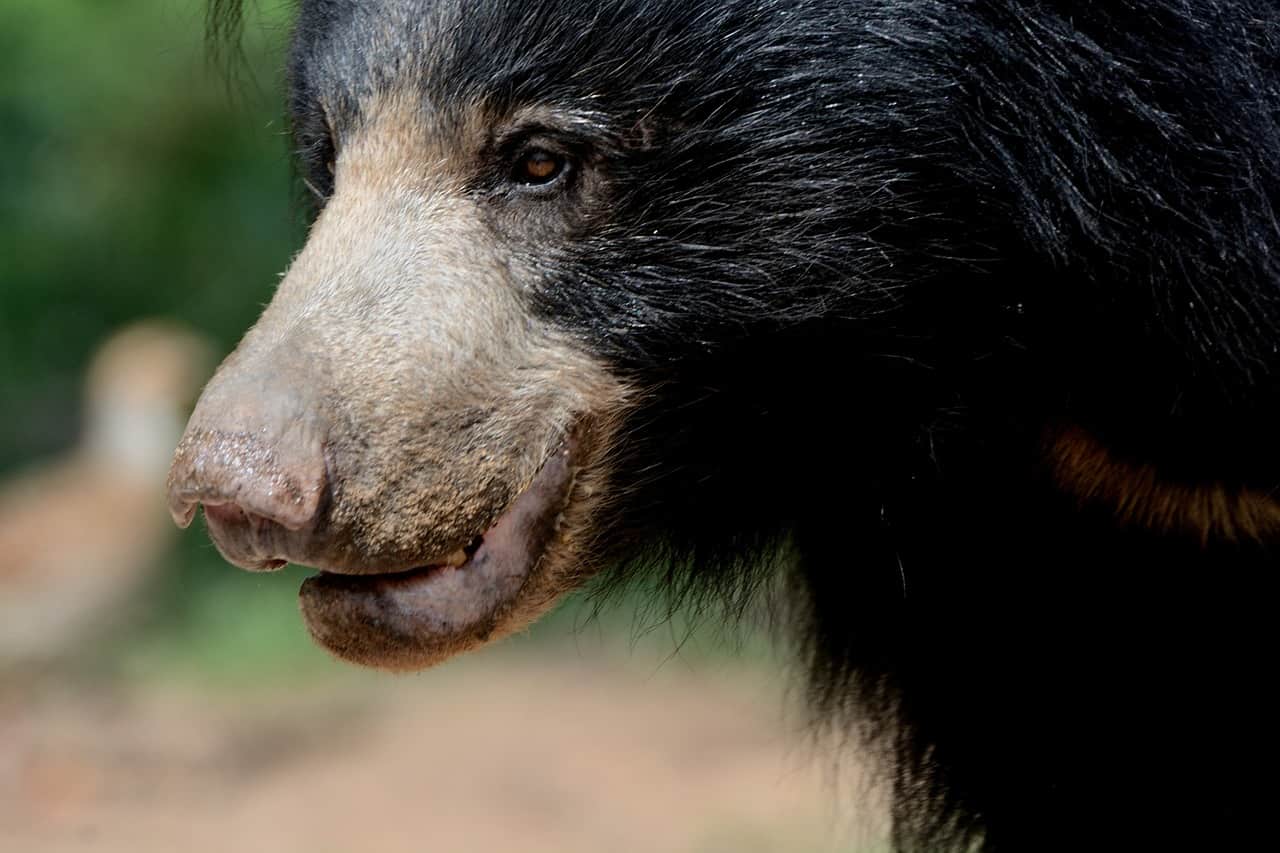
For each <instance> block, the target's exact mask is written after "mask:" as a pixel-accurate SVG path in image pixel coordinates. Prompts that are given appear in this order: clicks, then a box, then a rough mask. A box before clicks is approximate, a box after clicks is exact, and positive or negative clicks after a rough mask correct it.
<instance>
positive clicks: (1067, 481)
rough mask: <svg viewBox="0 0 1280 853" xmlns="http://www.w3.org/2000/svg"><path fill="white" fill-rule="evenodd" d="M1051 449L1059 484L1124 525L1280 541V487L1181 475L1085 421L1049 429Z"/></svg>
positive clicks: (1202, 538) (1220, 538) (1206, 541)
mask: <svg viewBox="0 0 1280 853" xmlns="http://www.w3.org/2000/svg"><path fill="white" fill-rule="evenodd" d="M1044 452H1045V460H1046V463H1047V466H1048V471H1049V475H1050V477H1051V479H1052V481H1053V483H1054V485H1055V486H1056V487H1057V488H1058V489H1060V490H1061V491H1063V492H1065V493H1066V494H1068V495H1070V496H1072V497H1073V498H1075V499H1076V500H1077V501H1078V502H1079V503H1080V506H1081V508H1084V509H1095V510H1101V511H1103V512H1106V513H1108V514H1109V515H1110V516H1111V517H1113V518H1114V519H1115V520H1116V522H1117V523H1118V524H1120V525H1123V526H1131V527H1141V528H1144V529H1147V530H1151V531H1152V532H1155V533H1160V534H1165V535H1173V536H1179V537H1189V538H1192V539H1194V540H1196V541H1198V542H1199V543H1200V544H1201V545H1202V546H1208V545H1210V544H1212V543H1215V542H1226V543H1238V544H1248V543H1260V544H1261V543H1274V542H1280V500H1278V499H1277V495H1278V494H1280V490H1277V489H1271V490H1267V489H1263V488H1259V487H1256V486H1251V485H1246V484H1242V483H1233V482H1231V481H1229V480H1227V479H1212V478H1205V479H1199V480H1190V479H1184V478H1180V477H1178V476H1175V475H1171V474H1170V473H1169V472H1168V471H1167V470H1165V468H1164V467H1163V466H1161V465H1159V464H1158V463H1156V462H1151V461H1146V460H1140V459H1136V458H1132V457H1130V456H1127V455H1125V454H1123V453H1121V452H1118V451H1117V450H1116V449H1115V448H1112V447H1110V446H1108V445H1107V444H1106V443H1105V442H1104V441H1103V440H1101V439H1100V438H1099V437H1098V436H1097V435H1096V434H1095V433H1094V432H1092V431H1090V430H1088V429H1086V428H1084V427H1082V426H1079V425H1077V424H1068V425H1054V426H1051V427H1049V428H1047V429H1046V431H1045V438H1044Z"/></svg>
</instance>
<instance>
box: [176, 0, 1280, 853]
mask: <svg viewBox="0 0 1280 853" xmlns="http://www.w3.org/2000/svg"><path fill="white" fill-rule="evenodd" d="M291 77H292V97H291V110H292V115H293V123H294V130H295V135H296V138H297V141H298V145H299V148H300V149H301V151H302V152H303V160H304V169H305V170H306V174H307V176H308V179H309V181H310V183H311V185H312V186H313V188H314V189H316V190H317V192H318V194H319V195H320V196H321V197H322V199H321V205H320V207H321V211H320V213H319V219H318V221H317V224H316V227H315V229H314V231H313V234H312V237H311V240H310V242H309V244H308V247H307V249H306V250H305V251H304V252H303V254H302V255H301V256H300V258H299V260H298V262H297V263H296V264H295V266H294V269H293V270H292V271H291V272H290V274H289V277H288V278H286V280H285V282H284V284H282V286H281V291H280V294H279V295H277V297H276V300H275V302H274V303H273V304H272V306H271V307H270V308H269V309H268V311H267V313H266V315H264V318H263V320H262V321H261V322H260V324H259V326H258V327H257V328H256V329H255V330H254V332H253V333H252V334H251V335H250V336H249V337H247V338H246V340H245V343H244V344H242V346H241V348H240V350H238V351H237V353H236V355H235V356H233V357H232V359H231V360H229V361H228V363H227V365H226V366H224V368H223V371H222V372H221V373H220V375H219V377H218V378H217V379H215V381H214V382H213V383H211V386H210V390H209V391H207V392H206V401H205V402H202V404H201V409H200V410H198V411H197V413H196V415H195V416H194V417H193V424H192V427H191V430H190V432H189V435H188V438H187V440H185V441H184V444H183V446H182V447H181V448H180V452H179V456H178V459H177V461H176V462H175V468H174V474H173V476H172V481H171V483H172V495H173V501H174V507H175V513H176V514H177V515H178V516H179V518H180V519H183V518H185V519H187V520H189V518H190V514H191V513H192V512H194V507H195V505H196V504H197V503H198V502H201V501H203V502H204V503H205V504H206V507H217V508H218V509H217V510H216V511H215V512H214V513H213V514H212V515H211V527H212V529H213V532H214V535H215V538H216V539H217V540H218V541H219V545H220V547H222V548H223V550H224V553H227V554H228V556H229V557H232V558H233V559H235V560H236V561H237V562H240V563H242V564H244V565H249V566H252V567H263V566H268V565H274V564H276V563H278V562H281V561H283V560H296V561H300V562H305V563H309V564H313V565H318V566H320V567H321V568H324V569H326V570H328V571H329V572H330V574H324V575H321V576H320V577H319V578H318V579H317V580H316V581H314V582H309V583H308V586H307V587H306V588H304V594H303V602H304V611H305V612H306V615H307V619H308V623H309V625H310V627H311V629H312V631H313V633H315V635H316V636H317V638H318V639H319V640H320V641H321V642H323V643H324V644H325V645H327V646H328V647H329V648H331V649H332V650H334V651H335V652H336V653H337V654H340V655H342V656H344V657H348V658H351V659H354V660H359V661H362V662H366V663H375V664H383V665H388V666H393V667H410V666H419V665H425V664H427V663H430V662H432V661H434V660H438V659H440V658H441V657H443V656H445V655H447V654H450V653H453V652H455V651H458V650H460V649H462V648H466V647H470V646H473V645H475V644H477V643H479V642H482V641H485V640H487V639H489V638H491V637H494V636H499V635H501V634H503V633H506V632H508V631H510V630H513V629H514V628H515V627H518V626H519V625H520V624H523V623H524V622H527V621H528V619H530V618H533V617H534V616H535V615H536V614H537V613H538V612H540V611H541V610H543V609H545V608H546V607H547V606H549V604H550V603H551V602H552V601H554V600H555V598H556V597H557V596H558V595H559V594H561V593H563V592H564V591H565V590H567V589H570V588H573V587H574V586H576V585H578V584H580V583H581V582H582V581H583V580H584V578H586V577H587V576H590V575H591V574H593V573H596V572H598V571H600V572H605V582H608V577H613V578H615V579H619V578H627V577H630V576H631V575H633V574H634V573H635V572H637V571H640V570H642V569H644V568H646V567H651V566H658V567H659V571H661V572H663V573H664V577H665V578H666V580H667V582H668V584H669V586H670V587H671V589H672V590H673V591H674V592H675V593H677V594H691V595H700V594H706V593H711V594H717V595H719V594H722V595H726V596H729V597H730V598H731V599H735V600H736V597H737V596H740V595H742V594H744V593H747V592H750V591H752V590H754V589H757V588H759V587H760V586H762V585H764V584H766V583H767V581H768V573H769V572H770V571H772V569H773V566H774V565H775V561H774V560H772V559H770V556H771V555H773V554H775V553H777V551H778V550H779V549H781V550H782V551H783V552H784V553H785V557H786V559H785V560H784V561H783V562H784V563H785V565H786V568H784V569H783V571H786V572H788V573H790V574H789V575H788V579H789V582H788V583H787V584H785V586H787V587H788V588H789V589H790V590H791V591H792V592H793V593H794V596H795V598H796V599H797V600H798V602H799V603H800V605H801V607H800V612H802V613H804V617H803V621H804V627H803V629H802V633H803V635H804V636H805V637H806V638H807V643H806V648H807V650H808V654H809V655H810V657H811V663H812V671H813V681H812V684H813V688H812V689H813V699H814V701H815V703H816V704H817V706H818V707H820V708H821V709H823V710H824V711H825V712H827V713H828V714H830V715H831V716H832V717H833V718H834V719H837V720H839V721H841V722H842V723H843V724H848V725H850V726H854V727H863V728H862V730H863V731H865V732H869V733H870V735H871V738H870V742H871V743H872V744H873V745H875V746H878V747H880V748H882V749H883V753H882V754H883V756H884V757H885V758H886V761H885V768H886V772H888V773H889V774H891V778H892V779H893V786H894V814H895V828H894V840H895V843H896V845H897V846H898V847H899V848H901V849H904V850H906V849H910V850H916V849H919V850H929V851H933V850H950V849H957V850H961V849H973V848H974V847H975V846H980V847H981V849H985V850H1001V851H1005V850H1010V851H1023V850H1051V849H1062V850H1082V849H1124V850H1130V849H1147V848H1150V849H1162V850H1172V849H1189V850H1209V849H1243V848H1252V847H1256V846H1260V845H1261V844H1262V843H1263V842H1264V839H1265V838H1267V837H1270V835H1271V824H1272V819H1271V816H1270V808H1271V807H1270V805H1269V803H1270V800H1271V799H1272V798H1273V797H1274V796H1275V794H1276V783H1275V781H1274V776H1273V774H1272V772H1271V771H1272V768H1274V767H1275V766H1276V756H1275V750H1274V746H1273V740H1274V736H1273V735H1272V733H1271V729H1272V726H1273V725H1274V719H1275V714H1276V710H1277V709H1276V705H1275V702H1274V700H1273V699H1272V698H1271V696H1270V692H1271V691H1270V689H1269V688H1270V686H1271V685H1270V683H1269V682H1270V681H1271V680H1272V675H1273V673H1274V665H1273V664H1272V657H1273V654H1274V652H1273V647H1274V645H1275V643H1274V639H1273V635H1274V633H1275V631H1274V628H1273V627H1272V626H1273V619H1272V617H1271V616H1270V613H1271V610H1272V607H1273V600H1274V596H1273V593H1274V587H1275V581H1274V573H1275V570H1276V568H1277V566H1276V558H1275V555H1274V553H1273V552H1272V551H1271V550H1270V549H1272V548H1274V547H1275V545H1276V544H1277V543H1278V542H1280V504H1278V503H1277V502H1276V500H1275V489H1276V488H1277V485H1278V484H1280V456H1278V454H1277V449H1276V448H1277V442H1276V437H1277V425H1278V424H1280V411H1278V410H1280V394H1278V393H1277V392H1278V391H1280V380H1278V378H1277V377H1280V256H1278V255H1277V254H1276V253H1275V251H1274V249H1273V247H1274V246H1275V245H1277V242H1280V226H1278V224H1277V217H1276V205H1277V203H1278V202H1280V7H1277V6H1276V4H1275V3H1274V2H1272V0H1242V2H1218V1H1217V0H1181V1H1180V2H1174V0H1163V2H1144V3H1138V2H1130V1H1129V0H1121V2H1114V3H1106V4H1103V3H1093V4H1080V3H1072V2H1066V0H1063V2H1040V3H1021V2H1014V0H975V2H962V0H894V2H889V0H868V1H867V2H837V0H792V2H784V0H750V2H748V0H722V1H721V2H690V0H603V2H597V1H596V0H506V2H503V0H488V1H487V2H482V1H481V0H476V2H460V0H438V2H429V1H428V0H378V2H363V3H357V2H347V0H329V2H321V0H303V2H302V3H301V4H300V16H299V22H298V27H297V32H296V36H295V43H294V49H293V54H292V61H291ZM548 176H549V177H548ZM300 318H307V321H306V322H301V320H300ZM263 376H269V377H270V379H269V381H263V380H262V378H261V377H263ZM298 389H306V390H305V391H299V390H298ZM246 400H247V401H248V402H245V401H246ZM279 400H284V401H286V402H285V403H283V404H282V403H279V402H278V401H279ZM228 401H235V402H236V404H237V405H239V406H241V408H239V409H235V411H236V412H238V414H236V415H235V416H234V417H232V416H226V415H224V414H223V412H225V411H226V410H227V408H228ZM282 405H283V406H284V409H281V408H280V407H281V406H282ZM233 408H234V407H233ZM256 408H260V409H265V410H268V414H265V415H259V414H254V413H252V412H251V413H250V414H244V412H243V411H242V410H255V409H256ZM285 409H287V411H285ZM425 411H429V412H430V414H423V412H425ZM228 417H230V418H231V420H227V418H228ZM264 424H265V426H264ZM227 436H232V437H236V436H240V437H247V436H266V437H265V438H245V439H244V442H243V443H244V446H245V447H247V448H249V449H247V450H244V451H243V453H244V458H245V459H248V460H250V461H252V460H255V459H256V460H259V461H261V460H267V462H266V464H265V465H258V466H257V469H258V470H262V469H265V470H266V471H267V472H268V473H270V472H274V473H273V474H271V476H270V477H268V478H267V479H268V480H270V481H271V482H275V483H276V484H277V485H279V484H284V485H285V487H286V488H285V490H284V492H287V493H289V494H291V495H293V496H294V497H293V505H291V506H284V505H283V504H282V503H281V502H280V500H281V499H280V498H279V497H278V495H279V494H281V493H282V492H281V490H280V489H275V490H274V491H273V490H272V489H268V488H266V487H261V488H260V484H259V483H257V482H256V481H254V480H252V479H251V478H252V477H253V476H256V475H254V474H252V473H249V474H246V473H245V472H246V471H249V470H250V469H252V468H254V467H255V466H252V465H248V464H239V462H236V464H228V463H226V461H225V460H226V458H227V454H226V453H225V452H224V451H225V447H226V444H225V442H226V441H227ZM235 440H236V441H240V439H235ZM259 443H260V444H259ZM239 446H240V445H237V447H239ZM321 448H323V450H322V449H321ZM557 448H560V449H557ZM566 448H567V449H566ZM238 452H240V451H237V453H238ZM219 453H221V455H218V454H219ZM557 454H559V455H557ZM239 458H240V457H238V456H235V455H234V454H233V460H235V459H239ZM548 458H550V459H551V460H552V461H551V462H547V461H546V460H547V459H548ZM209 460H215V461H209ZM216 460H222V461H216ZM557 460H567V461H566V462H563V463H561V462H559V461H557ZM219 466H221V467H219ZM539 472H542V473H539ZM547 472H550V473H547ZM566 472H576V473H573V475H572V476H570V474H569V473H566ZM264 476H265V475H264ZM272 477H274V478H275V479H272ZM575 478H576V479H575ZM290 490H292V491H290ZM531 494H532V495H533V498H528V499H526V497H524V496H528V495H531ZM518 496H519V497H518ZM540 496H541V497H540ZM513 501H514V503H513ZM521 501H525V503H521ZM539 501H541V503H539ZM544 504H545V505H546V506H551V507H552V508H551V510H548V511H549V512H551V514H556V507H558V508H559V510H560V511H559V513H558V518H557V523H556V525H555V532H552V529H551V526H550V525H549V524H543V523H542V521H538V519H542V518H543V515H540V513H543V512H544V510H543V509H542V508H541V507H543V506H544ZM553 504H554V506H552V505H553ZM227 507H233V508H234V511H228V510H227ZM237 513H238V514H237ZM246 518H247V519H257V522H259V524H258V526H257V527H254V526H253V525H249V524H247V523H246ZM504 519H506V520H508V521H504ZM510 519H515V521H509V520H510ZM544 520H545V519H544ZM561 521H563V523H564V526H565V529H564V530H562V529H561V526H560V522H561ZM263 525H266V526H265V527H264V526H263ZM490 525H493V526H492V527H490ZM504 525H506V526H504ZM520 525H523V526H520ZM264 530H266V531H267V533H264V532H263V531H264ZM513 530H516V531H517V532H516V533H513V532H512V531H513ZM528 530H532V531H534V532H533V533H527V532H521V531H528ZM565 530H567V531H568V532H567V533H566V532H565ZM480 533H483V535H482V536H481V535H478V534H480ZM268 534H269V535H268ZM481 542H485V543H489V544H488V545H487V546H486V545H485V544H479V545H477V543H481ZM513 542H515V543H516V545H512V544H511V543H513ZM467 543H470V544H469V545H467V547H466V549H464V550H456V549H462V548H463V546H464V545H466V544H467ZM547 543H550V544H547ZM517 545H518V546H519V547H516V546H517ZM486 547H488V548H489V549H490V550H489V551H486V550H485V548H486ZM477 549H478V550H477ZM521 549H523V550H521ZM544 549H545V552H544ZM517 552H518V554H517ZM446 553H449V554H455V553H456V554H457V555H458V556H457V564H458V565H460V566H461V568H458V569H456V570H452V569H451V571H452V573H451V574H450V573H448V572H445V573H444V574H441V572H439V571H437V572H436V574H435V575H434V576H433V577H434V578H435V580H432V581H431V583H433V584H435V586H434V587H430V588H428V586H427V581H426V580H423V581H422V584H421V589H417V590H416V591H414V592H413V593H412V595H413V598H412V599H409V598H398V597H397V596H402V595H403V596H407V595H409V593H408V592H406V591H405V590H407V589H408V588H409V585H410V582H409V581H402V580H401V579H399V578H400V576H395V577H396V578H397V579H395V580H384V579H385V578H386V577H388V575H387V574H386V573H390V572H402V571H403V570H404V569H406V568H409V567H412V566H415V565H418V566H424V565H431V566H437V565H439V563H440V561H439V560H437V559H436V555H439V554H446ZM513 555H515V556H513ZM464 561H470V562H464ZM453 564H454V563H453V562H450V563H449V565H450V566H452V565H453ZM493 566H497V567H498V568H492V567H493ZM477 572H490V574H477ZM333 573H338V574H336V575H335V574H333ZM349 575H375V578H364V577H356V578H351V577H348V576H349ZM445 575H447V577H446V576H445ZM424 577H425V576H424ZM441 578H444V579H443V580H442V579H441ZM457 578H462V579H463V580H457ZM467 578H481V580H480V581H477V582H476V583H475V584H472V585H470V586H468V584H469V583H470V582H469V581H467V580H466V579H467ZM413 583H416V581H413ZM375 586H376V588H375ZM415 589H416V588H415ZM477 590H482V591H479V592H477ZM391 600H393V601H395V602H399V605H398V606H399V609H398V610H394V611H392V610H389V609H388V605H387V603H386V602H387V601H391ZM410 600H411V601H412V603H413V607H421V608H423V609H422V610H421V611H420V612H419V611H413V612H414V613H415V614H416V615H413V616H412V617H410V616H405V615H403V614H404V613H406V612H410V611H412V610H413V607H409V606H408V605H407V604H405V602H409V601H410ZM423 602H427V603H426V604H423ZM406 608H407V609H406ZM531 735H532V733H531Z"/></svg>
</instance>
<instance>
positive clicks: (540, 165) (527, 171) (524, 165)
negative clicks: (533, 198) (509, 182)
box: [515, 150, 565, 186]
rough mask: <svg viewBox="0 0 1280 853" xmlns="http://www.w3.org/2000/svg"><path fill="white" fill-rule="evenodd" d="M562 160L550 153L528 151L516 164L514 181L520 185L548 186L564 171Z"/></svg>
mask: <svg viewBox="0 0 1280 853" xmlns="http://www.w3.org/2000/svg"><path fill="white" fill-rule="evenodd" d="M564 168H565V161H564V158H563V157H561V156H560V155H558V154H552V153H551V152H550V151H543V150H537V151H530V152H529V153H528V154H525V155H524V156H523V157H521V158H520V160H519V162H517V163H516V169H515V179H516V181H517V182H518V183H521V184H530V185H535V186H536V185H538V184H549V183H551V182H552V181H554V180H555V179H556V178H558V177H560V174H561V173H562V172H563V171H564Z"/></svg>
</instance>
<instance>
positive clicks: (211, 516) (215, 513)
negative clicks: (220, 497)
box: [204, 501, 250, 527]
mask: <svg viewBox="0 0 1280 853" xmlns="http://www.w3.org/2000/svg"><path fill="white" fill-rule="evenodd" d="M204 517H205V518H206V519H208V520H209V521H212V522H214V523H216V524H221V525H223V526H224V527H237V526H240V525H244V524H248V523H249V521H250V515H249V514H248V513H246V512H245V511H244V510H243V509H241V508H240V507H238V506H237V505H235V504H224V503H211V502H208V501H206V502H205V504H204Z"/></svg>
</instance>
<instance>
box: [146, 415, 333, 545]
mask: <svg viewBox="0 0 1280 853" xmlns="http://www.w3.org/2000/svg"><path fill="white" fill-rule="evenodd" d="M304 444H305V443H304ZM273 445H274V446H273ZM300 450H301V448H299V447H297V446H296V445H291V444H286V443H281V442H271V443H268V442H266V441H263V436H262V435H261V434H258V433H249V432H228V431H224V430H218V429H207V428H194V429H193V428H188V430H187V433H186V435H185V436H183V439H182V442H181V443H180V444H179V445H178V449H177V451H176V452H175V454H174V459H173V466H172V467H171V468H170V470H169V512H170V514H172V516H173V520H174V521H175V522H177V524H178V525H179V526H180V527H186V526H187V525H189V524H190V523H191V520H192V518H193V517H194V516H195V511H196V508H197V506H198V505H199V504H204V506H205V511H206V513H208V514H209V515H210V516H211V517H214V518H216V519H218V521H219V522H220V523H221V524H223V525H230V524H234V523H261V522H263V521H268V522H272V523H274V524H278V525H280V526H281V527H284V528H285V529H287V530H302V529H304V528H307V527H310V526H311V525H312V524H313V523H314V521H315V518H316V515H317V514H318V512H319V509H320V501H321V497H322V496H323V494H324V490H325V466H324V457H323V452H322V451H321V450H320V448H319V447H316V448H315V452H314V453H312V454H306V452H305V451H302V452H299V451H300Z"/></svg>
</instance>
